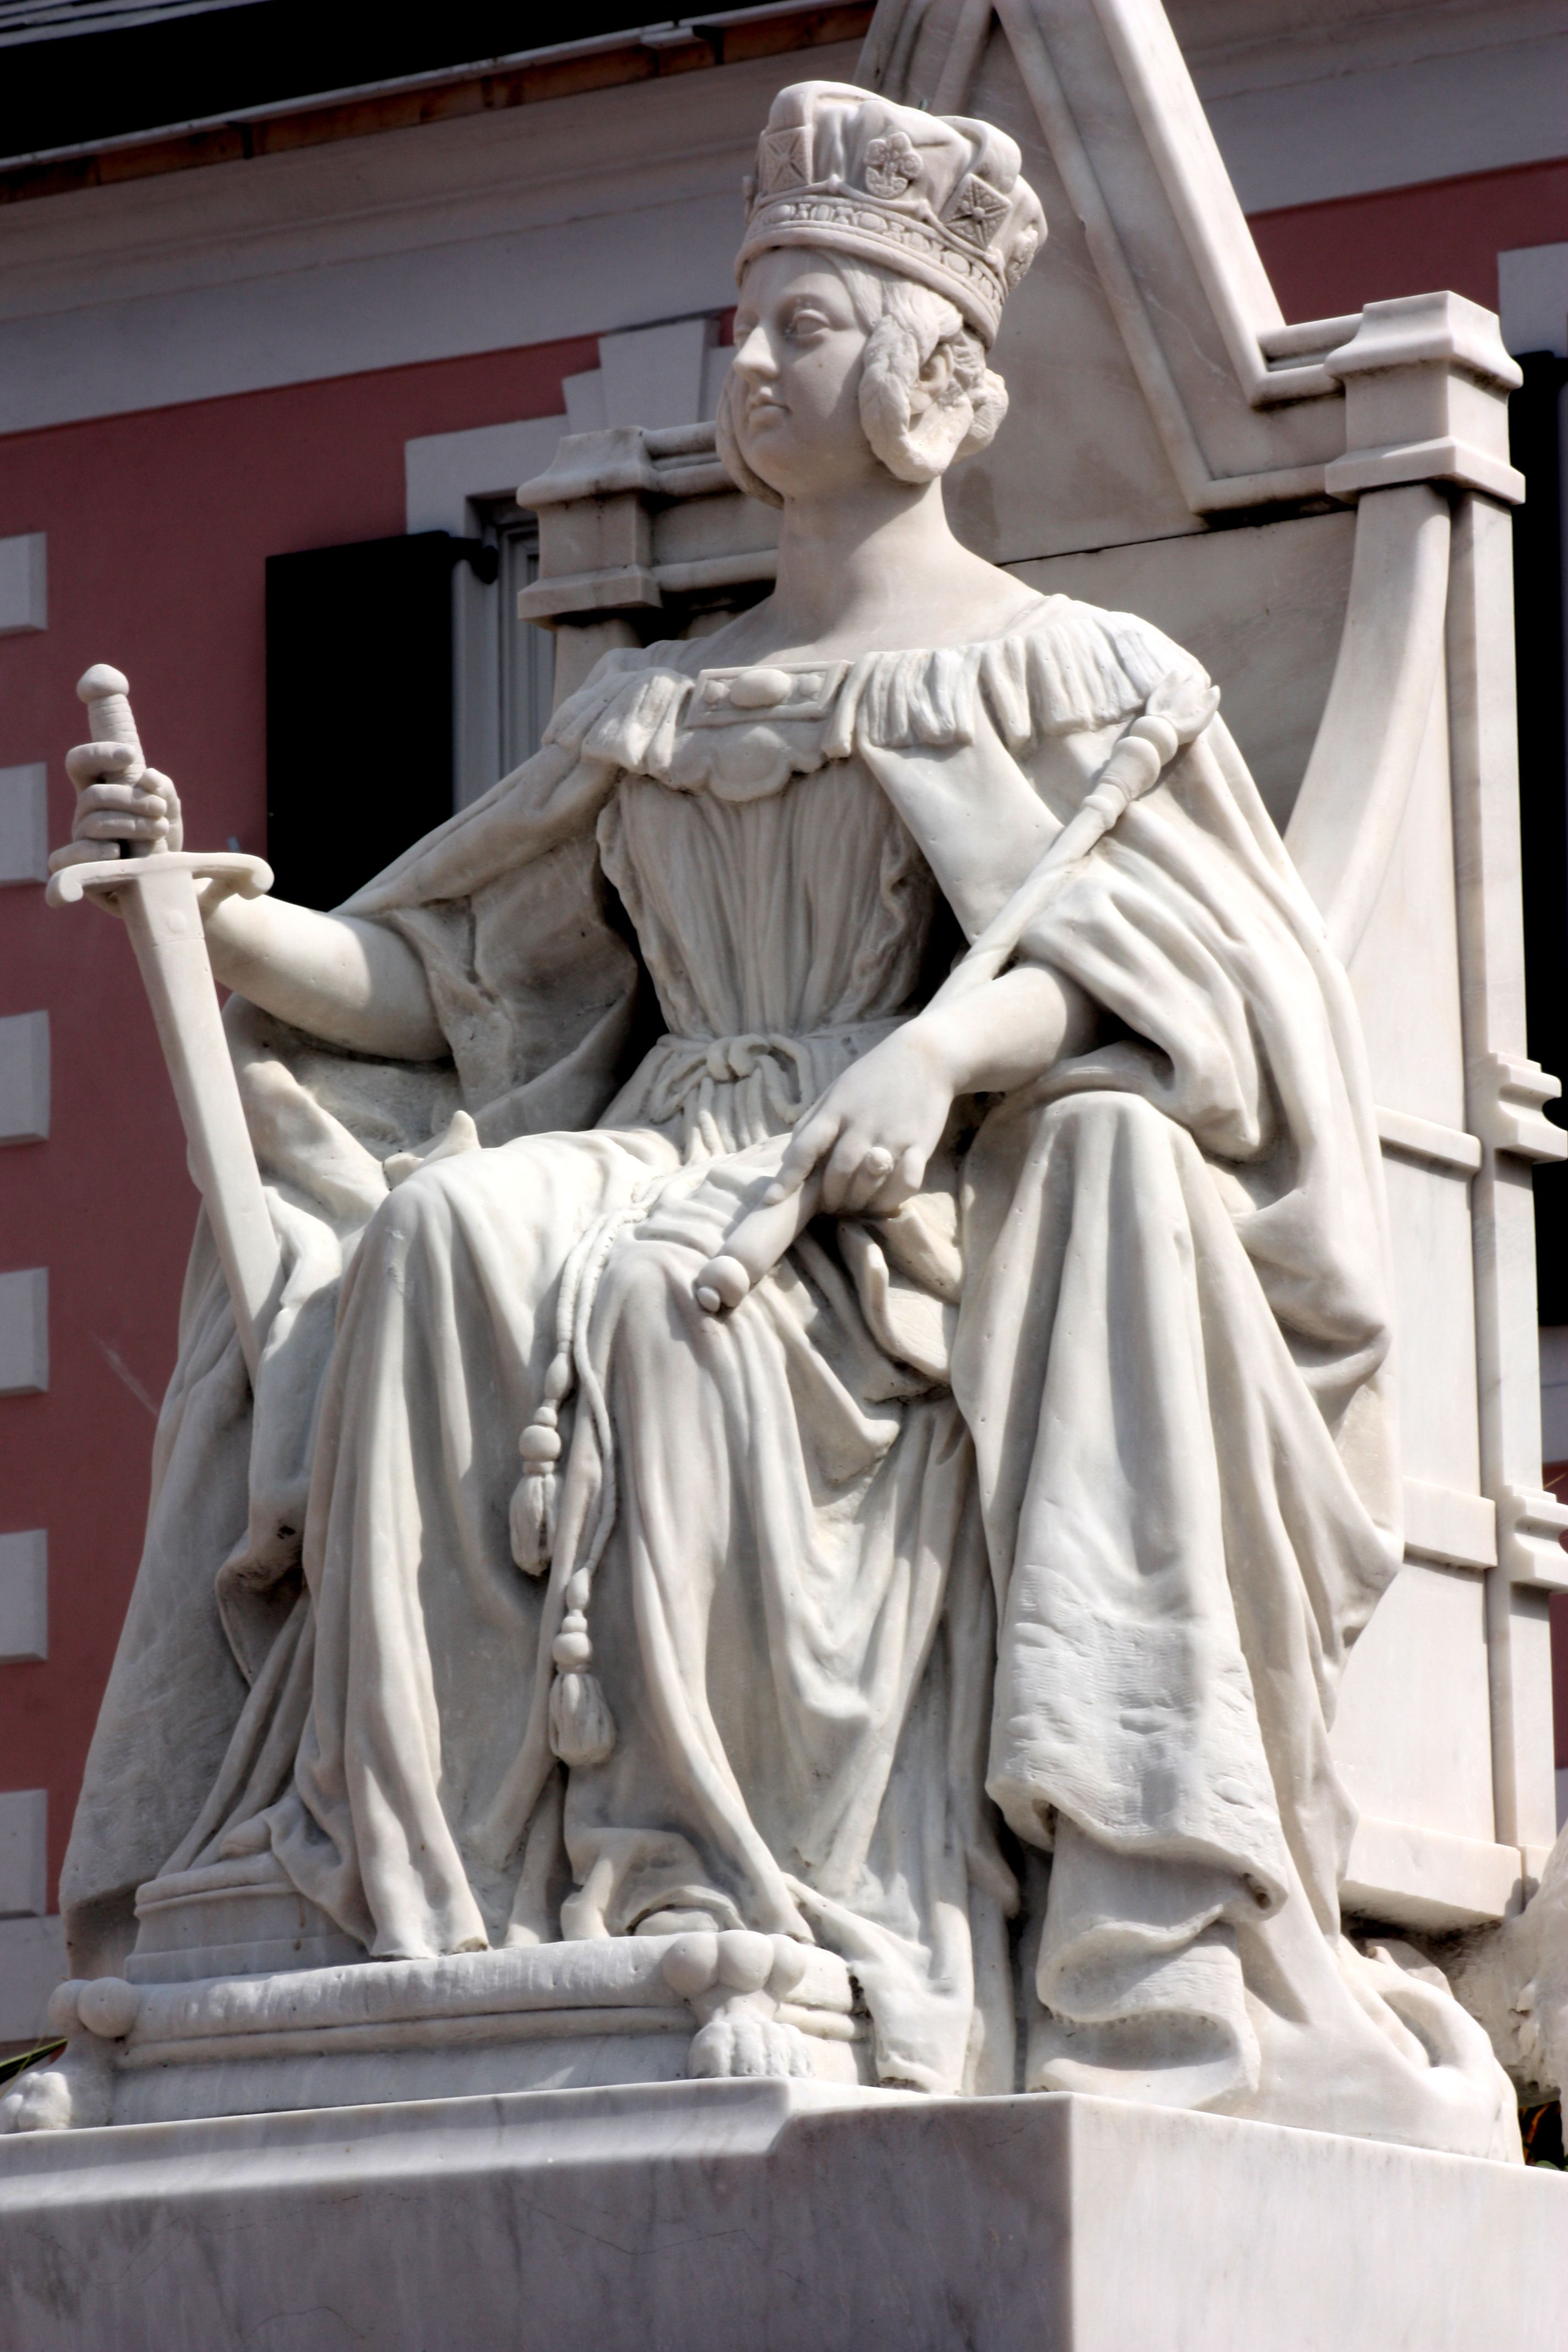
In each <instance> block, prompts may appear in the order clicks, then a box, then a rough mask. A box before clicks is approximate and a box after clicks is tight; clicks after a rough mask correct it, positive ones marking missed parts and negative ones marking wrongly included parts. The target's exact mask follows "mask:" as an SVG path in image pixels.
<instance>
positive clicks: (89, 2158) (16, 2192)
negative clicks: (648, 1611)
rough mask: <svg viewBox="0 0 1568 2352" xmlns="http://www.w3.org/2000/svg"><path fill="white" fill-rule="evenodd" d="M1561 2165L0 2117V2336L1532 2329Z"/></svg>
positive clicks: (540, 2128) (654, 2112)
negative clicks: (8, 2125)
mask: <svg viewBox="0 0 1568 2352" xmlns="http://www.w3.org/2000/svg"><path fill="white" fill-rule="evenodd" d="M1565 2341H1568V2179H1564V2178H1563V2176H1561V2175H1559V2174H1556V2173H1551V2172H1545V2171H1525V2170H1522V2169H1521V2168H1515V2167H1510V2166H1505V2165H1494V2164H1485V2163H1479V2162H1475V2161H1472V2160H1469V2159H1467V2158H1456V2157H1446V2156H1435V2155H1430V2154H1427V2153H1426V2152H1424V2151H1421V2150H1415V2149H1408V2148H1400V2147H1386V2146H1382V2145H1378V2144H1375V2143H1372V2142H1368V2141H1363V2140H1352V2139H1340V2138H1335V2137H1330V2136H1328V2135H1321V2134H1317V2133H1310V2132H1296V2131H1285V2130H1280V2129H1278V2128H1275V2127H1274V2126H1266V2125H1256V2124H1238V2123H1231V2122H1227V2121H1225V2120H1222V2119H1219V2118H1215V2117H1212V2116H1192V2115H1180V2114H1173V2113H1170V2112H1168V2111H1165V2110H1161V2109H1154V2108H1146V2107H1131V2106H1121V2105H1111V2104H1110V2103H1108V2102H1104V2101H1099V2100H1093V2099H1080V2098H1068V2097H1060V2096H1052V2097H1019V2098H1006V2099H990V2100H974V2099H926V2098H921V2097H919V2096H916V2095H910V2094H899V2093H889V2092H876V2091H865V2090H857V2089H853V2088H849V2087H847V2086H837V2085H834V2084H825V2083H807V2082H789V2083H785V2082H774V2081H730V2082H689V2083H660V2084H635V2085H630V2086H623V2087H620V2088H616V2089H596V2090H595V2089H585V2090H572V2091H542V2092H541V2091H536V2092H523V2093H503V2094H500V2095H492V2096H483V2097H468V2098H455V2099H436V2100H427V2101H423V2102H416V2103H409V2104H403V2105H384V2106H375V2107H358V2108H346V2107H345V2108H337V2109H324V2110H320V2111H317V2112H313V2113H295V2114H280V2115H271V2116H227V2117H220V2118H216V2119H214V2120H209V2121H204V2122H195V2123H172V2124H132V2125H123V2126H115V2127H112V2128H108V2129H102V2130H89V2131H76V2132H42V2133H36V2134H23V2135H19V2136H17V2137H13V2138H9V2139H5V2140H0V2344H4V2345H5V2346H6V2347H11V2352H154V2347H155V2352H230V2347H235V2352H237V2348H238V2347H242V2346H243V2347H255V2346H258V2345H265V2346H266V2347H268V2352H348V2347H367V2346H374V2352H446V2347H457V2346H459V2345H460V2346H462V2347H464V2352H489V2347H503V2346H504V2347H509V2352H510V2347H526V2352H742V2347H743V2352H950V2347H965V2352H1129V2347H1135V2346H1137V2347H1149V2352H1198V2347H1203V2352H1231V2348H1232V2347H1235V2352H1257V2347H1258V2346H1260V2345H1267V2346H1268V2347H1269V2352H1363V2347H1364V2352H1489V2347H1494V2346H1495V2347H1504V2346H1506V2347H1509V2352H1561V2347H1562V2346H1563V2343H1564V2342H1565Z"/></svg>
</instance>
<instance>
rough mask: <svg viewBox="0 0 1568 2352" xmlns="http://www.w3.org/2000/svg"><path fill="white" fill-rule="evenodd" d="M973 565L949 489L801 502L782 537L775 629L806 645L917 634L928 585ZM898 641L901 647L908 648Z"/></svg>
mask: <svg viewBox="0 0 1568 2352" xmlns="http://www.w3.org/2000/svg"><path fill="white" fill-rule="evenodd" d="M972 562H973V557H971V556H969V555H967V554H966V552H965V551H964V550H963V548H962V547H960V545H959V543H958V541H957V540H955V539H954V537H953V535H952V530H951V529H950V528H949V525H948V520H947V513H946V509H944V507H943V505H942V484H941V482H940V481H936V482H926V483H922V484H919V485H915V484H910V483H907V482H899V481H895V480H894V478H893V477H892V476H891V475H890V474H889V475H888V476H886V477H885V479H884V480H883V481H882V482H879V483H875V484H869V485H866V486H859V485H857V486H856V487H855V488H853V489H849V490H846V491H841V492H838V493H837V494H835V495H832V496H825V497H822V498H813V499H790V500H789V502H788V503H787V504H786V506H785V507H784V516H783V520H782V522H781V525H780V530H779V569H778V586H777V588H776V589H775V591H774V593H773V625H774V627H775V628H776V629H778V630H780V631H781V632H782V633H783V634H784V635H786V636H791V637H795V638H796V639H798V641H799V643H801V644H802V645H814V646H815V645H827V644H836V643H839V642H841V641H842V642H844V643H847V644H850V645H854V646H860V645H863V644H869V643H876V642H879V641H882V640H884V639H885V637H886V634H887V629H888V626H889V623H890V622H894V621H896V622H897V624H898V626H899V629H900V631H906V630H907V628H908V626H909V622H910V603H911V600H913V601H914V602H915V603H916V604H918V603H919V602H920V600H921V589H922V587H923V585H924V584H925V583H930V582H934V581H938V580H941V579H942V578H943V577H944V576H951V573H952V567H953V566H954V564H955V563H957V564H965V563H972ZM907 641H908V640H907V637H903V636H896V637H895V639H894V642H907Z"/></svg>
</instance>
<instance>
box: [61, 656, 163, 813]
mask: <svg viewBox="0 0 1568 2352" xmlns="http://www.w3.org/2000/svg"><path fill="white" fill-rule="evenodd" d="M76 690H77V696H78V698H79V700H80V701H82V702H85V703H86V705H87V716H88V722H89V725H90V727H91V729H92V740H93V741H94V742H95V743H123V745H124V746H125V748H126V750H127V751H133V752H134V753H135V755H136V757H135V761H134V764H133V765H132V766H131V767H129V768H127V769H126V770H125V772H124V773H123V774H122V775H121V777H120V778H119V779H118V781H119V782H121V783H122V784H139V783H140V782H141V781H142V777H143V776H144V775H145V774H146V772H147V756H146V753H145V752H144V751H142V738H141V736H140V735H139V734H138V733H137V732H136V719H135V717H134V714H133V713H132V709H131V681H130V679H129V678H128V677H126V676H125V675H124V673H123V671H121V670H117V669H111V668H110V666H109V664H108V663H107V662H94V664H93V666H92V667H91V668H90V669H89V670H84V671H83V672H82V674H81V676H80V677H79V678H78V680H77V683H76ZM152 846H153V844H152V843H151V842H150V841H123V842H121V845H120V855H121V856H122V857H124V856H131V857H145V856H146V855H147V853H148V851H149V850H150V849H151V848H152Z"/></svg>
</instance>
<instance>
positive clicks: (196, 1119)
mask: <svg viewBox="0 0 1568 2352" xmlns="http://www.w3.org/2000/svg"><path fill="white" fill-rule="evenodd" d="M130 691H131V689H130V687H129V685H128V683H127V681H126V679H125V678H124V677H121V673H120V672H119V670H117V669H110V668H109V667H108V666H107V664H105V663H102V662H99V663H95V665H94V666H93V667H92V668H91V669H89V670H88V671H87V672H86V674H85V675H84V676H83V677H81V678H80V679H79V682H78V685H77V693H78V695H79V698H80V699H81V700H82V701H83V702H85V703H86V705H87V709H88V717H89V720H90V722H91V726H92V731H93V740H94V741H95V742H100V743H120V744H123V745H124V747H125V748H126V750H127V751H130V752H132V755H133V757H132V763H131V765H130V766H129V767H128V768H126V769H124V770H122V771H121V774H120V776H119V777H118V778H117V780H116V781H118V782H123V783H132V784H133V783H136V782H140V780H141V778H142V776H143V775H144V774H145V773H146V770H147V762H146V761H145V759H144V758H143V756H142V739H141V737H140V736H139V735H138V734H137V731H136V721H135V719H133V718H132V712H131V703H130ZM205 875H221V876H223V877H225V878H226V880H228V881H229V882H230V883H231V885H232V886H233V887H234V888H236V889H237V891H238V893H239V895H240V897H241V898H259V897H260V896H261V894H262V893H263V892H264V891H266V890H269V889H270V888H271V887H272V869H271V867H270V866H268V864H267V863H266V861H265V860H264V859H263V858H260V857H250V856H247V855H246V854H245V853H244V852H243V851H240V850H215V851H211V852H205V853H202V854H199V855H196V856H191V855H189V854H188V853H187V852H185V851H184V850H177V849H154V848H153V846H152V845H151V844H150V843H146V842H122V843H121V845H120V849H119V855H118V856H109V857H107V858H100V857H94V858H90V859H79V860H77V861H75V862H72V863H70V864H68V865H62V866H58V868H57V870H56V872H55V874H54V875H53V877H51V879H50V882H49V887H48V889H47V893H46V897H47V901H48V904H49V905H50V906H51V907H62V906H64V907H68V906H74V905H75V904H76V903H77V901H78V900H79V898H81V897H82V896H83V894H84V893H85V892H87V891H89V890H97V891H102V892H106V893H113V894H114V895H115V896H116V897H117V898H119V901H120V907H119V911H120V913H121V915H122V916H123V918H124V921H125V928H126V929H127V931H128V932H129V933H130V935H131V944H132V947H133V948H134V949H135V950H136V961H137V963H138V964H139V965H140V966H141V969H142V986H143V987H144V988H145V989H146V991H147V997H148V1002H149V1003H151V1005H152V1007H153V1021H154V1022H155V1023H156V1024H157V1029H158V1039H159V1043H160V1044H161V1045H162V1046H163V1059H164V1061H165V1062H166V1063H167V1064H168V1066H169V1076H170V1078H171V1079H172V1080H173V1082H174V1099H175V1101H176V1102H177V1103H178V1105H179V1107H180V1117H181V1118H182V1120H183V1121H184V1129H185V1141H186V1144H187V1146H188V1147H189V1151H190V1168H191V1174H192V1175H193V1177H194V1178H195V1182H196V1186H197V1189H198V1191H199V1192H200V1193H201V1196H202V1199H203V1201H204V1202H205V1205H206V1213H207V1216H208V1219H209V1221H210V1223H211V1224H212V1229H213V1239H214V1241H215V1242H216V1244H217V1254H218V1258H219V1261H220V1263H221V1264H222V1266H223V1270H224V1276H225V1279H226V1282H227V1284H228V1291H229V1297H230V1298H231V1299H232V1300H233V1302H234V1319H235V1322H236V1325H237V1328H238V1331H239V1344H240V1349H241V1350H242V1352H243V1354H244V1357H245V1361H246V1365H247V1369H248V1370H249V1373H250V1378H251V1383H252V1386H254V1385H255V1381H256V1368H257V1365H258V1362H259V1360H260V1357H261V1340H262V1335H263V1332H264V1330H265V1327H266V1321H267V1318H268V1313H269V1312H270V1310H271V1308H272V1307H273V1305H274V1304H275V1303H276V1297H277V1293H278V1291H279V1287H280V1283H281V1274H282V1255H281V1252H280V1251H279V1246H278V1236H277V1234H276V1232H275V1231H274V1229H273V1224H272V1218H271V1213H270V1212H269V1211H268V1206H267V1195H266V1193H265V1192H263V1191H262V1189H261V1173H260V1171H259V1170H258V1167H257V1164H256V1153H255V1151H254V1150H253V1149H252V1146H251V1141H250V1130H249V1129H248V1128H247V1125H246V1121H245V1106H244V1105H243V1103H242V1102H241V1101H240V1098H239V1082H238V1080H237V1078H236V1076H235V1074H234V1063H233V1061H232V1060H231V1058H230V1056H229V1050H228V1039H227V1037H226V1034H225V1032H224V1025H223V1015H222V1013H220V1012H219V1010H218V1001H217V986H216V982H215V981H214V979H213V969H212V964H211V962H210V961H209V960H208V956H207V943H206V934H205V931H204V930H203V929H202V912H201V906H200V902H199V901H198V899H197V897H196V882H197V879H198V877H201V876H205Z"/></svg>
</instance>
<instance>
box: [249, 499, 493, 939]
mask: <svg viewBox="0 0 1568 2352" xmlns="http://www.w3.org/2000/svg"><path fill="white" fill-rule="evenodd" d="M467 552H468V549H467V547H466V546H465V543H464V542H463V541H461V540H457V539H453V538H452V537H450V536H449V534H448V533H447V532H446V531H444V530H424V531H412V532H408V533H406V534H405V535H404V536H402V537H400V538H396V539H366V540H360V541H356V542H354V543H353V545H350V546H347V547H317V548H311V549H310V550H308V551H306V552H304V553H303V554H299V555H270V556H268V559H267V856H268V863H269V864H270V866H272V869H273V872H274V873H275V875H276V876H277V888H278V895H279V898H291V899H293V900H295V901H296V903H297V904H299V905H301V906H306V907H335V906H337V905H339V904H340V903H341V902H342V900H343V899H344V898H348V897H349V896H350V894H351V892H353V891H354V890H357V889H358V888H359V887H360V886H361V884H362V883H364V882H368V881H369V880H370V878H371V877H372V876H373V875H374V874H379V873H380V871H381V869H382V867H383V866H387V865H389V864H390V863H391V861H392V860H393V858H395V856H398V854H399V852H400V851H402V850H405V849H406V848H407V847H408V845H409V844H410V843H411V842H415V841H417V840H418V839H419V838H420V836H421V835H424V834H426V833H428V832H429V831H430V829H431V827H432V826H433V825H437V824H440V823H441V822H442V820H443V819H444V818H446V817H448V816H450V814H451V813H452V585H451V583H452V566H453V563H454V562H456V561H457V560H458V558H460V557H461V556H463V555H465V554H466V553H467Z"/></svg>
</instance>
